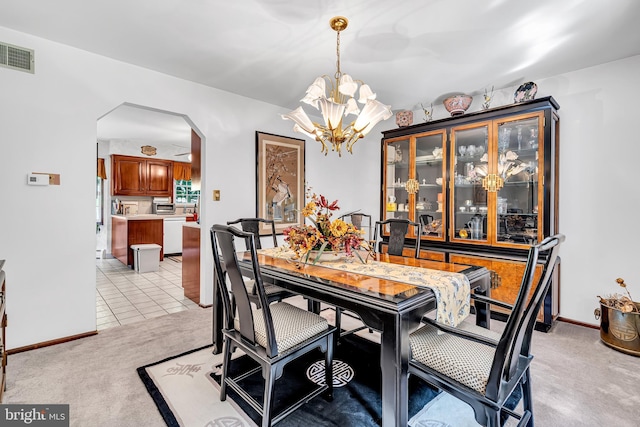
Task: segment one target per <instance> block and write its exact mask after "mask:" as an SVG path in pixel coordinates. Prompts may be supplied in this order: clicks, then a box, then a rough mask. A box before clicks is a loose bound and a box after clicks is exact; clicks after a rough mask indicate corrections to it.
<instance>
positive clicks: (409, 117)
mask: <svg viewBox="0 0 640 427" xmlns="http://www.w3.org/2000/svg"><path fill="white" fill-rule="evenodd" d="M412 123H413V111H409V110H404V111H398V112H397V113H396V124H397V125H398V126H399V127H405V126H410V125H411V124H412Z"/></svg>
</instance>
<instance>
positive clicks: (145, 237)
mask: <svg viewBox="0 0 640 427" xmlns="http://www.w3.org/2000/svg"><path fill="white" fill-rule="evenodd" d="M163 222H164V220H163V217H162V216H159V215H153V214H149V215H126V216H125V215H113V216H112V217H111V253H112V254H113V256H114V257H115V258H117V259H118V260H120V262H122V263H123V264H126V265H127V266H130V267H133V250H132V249H131V245H140V244H145V243H155V244H157V245H160V246H162V245H163V234H164V228H163V227H164V223H163ZM163 257H164V252H163V251H162V250H160V261H162V259H163Z"/></svg>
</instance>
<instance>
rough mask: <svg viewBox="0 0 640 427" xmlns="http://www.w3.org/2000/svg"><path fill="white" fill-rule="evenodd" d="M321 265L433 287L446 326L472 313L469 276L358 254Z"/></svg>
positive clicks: (285, 254)
mask: <svg viewBox="0 0 640 427" xmlns="http://www.w3.org/2000/svg"><path fill="white" fill-rule="evenodd" d="M258 253H260V254H262V255H267V256H271V257H274V258H285V259H291V258H292V257H293V255H294V253H293V252H292V251H290V250H286V249H285V248H283V247H277V248H269V249H261V250H259V251H258ZM320 264H321V265H322V267H326V268H333V269H336V270H342V271H346V272H350V273H357V274H362V275H367V276H372V277H378V278H381V279H386V280H393V281H395V282H401V283H407V284H410V285H414V286H419V287H426V288H429V289H431V290H432V291H433V293H434V294H435V297H436V302H437V304H438V308H437V317H436V319H437V321H438V322H441V323H444V324H446V325H450V326H458V324H460V322H462V321H463V320H464V319H465V318H466V317H467V316H468V315H469V304H470V294H471V290H470V284H469V279H468V278H467V276H465V275H464V274H462V273H452V272H448V271H440V270H433V269H430V268H423V267H413V266H408V265H401V264H392V263H388V262H379V261H374V260H368V261H367V263H366V264H363V263H362V262H361V261H360V260H359V259H358V258H357V257H344V256H341V257H338V258H337V259H336V260H335V261H327V262H322V263H320ZM316 265H317V264H316Z"/></svg>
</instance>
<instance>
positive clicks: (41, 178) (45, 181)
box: [27, 173, 49, 185]
mask: <svg viewBox="0 0 640 427" xmlns="http://www.w3.org/2000/svg"><path fill="white" fill-rule="evenodd" d="M27 184H29V185H49V175H45V174H41V173H29V174H27Z"/></svg>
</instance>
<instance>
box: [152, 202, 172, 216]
mask: <svg viewBox="0 0 640 427" xmlns="http://www.w3.org/2000/svg"><path fill="white" fill-rule="evenodd" d="M152 209H153V213H154V214H157V215H173V214H174V213H176V205H175V204H173V203H154V204H153V208H152Z"/></svg>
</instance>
